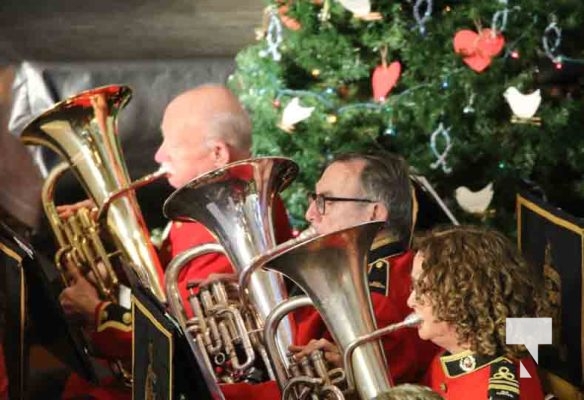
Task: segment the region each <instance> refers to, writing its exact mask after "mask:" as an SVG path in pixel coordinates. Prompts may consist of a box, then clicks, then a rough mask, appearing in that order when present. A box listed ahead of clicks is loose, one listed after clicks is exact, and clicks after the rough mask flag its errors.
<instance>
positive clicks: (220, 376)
mask: <svg viewBox="0 0 584 400" xmlns="http://www.w3.org/2000/svg"><path fill="white" fill-rule="evenodd" d="M297 172H298V167H297V165H296V164H295V163H294V162H293V161H292V160H289V159H286V158H276V157H264V158H256V159H249V160H244V161H239V162H235V163H231V164H229V165H227V166H225V167H223V168H220V169H218V170H215V171H212V172H209V173H207V174H204V175H202V176H200V177H198V178H196V179H194V180H193V181H191V182H190V183H188V184H186V185H185V186H183V187H182V188H180V189H178V190H177V191H175V192H174V193H173V194H172V195H171V196H170V197H169V198H168V199H167V201H166V202H165V205H164V214H165V215H166V216H167V217H168V218H169V219H172V220H179V221H186V222H193V221H198V222H200V223H202V224H203V225H204V226H205V227H206V228H207V229H208V230H209V231H210V232H211V233H212V234H213V236H214V237H215V238H216V239H217V241H218V243H219V244H207V245H203V246H199V247H196V248H194V249H191V250H187V251H185V252H184V253H182V254H179V255H178V256H177V257H176V258H175V259H174V260H173V261H172V262H171V263H170V264H169V265H168V267H167V269H166V275H165V281H166V287H167V296H168V302H169V306H170V308H171V311H172V313H173V314H174V316H175V318H177V320H178V321H179V323H180V325H181V326H182V327H183V329H185V330H186V331H188V332H190V334H191V335H192V337H193V339H194V342H195V346H194V347H195V349H194V350H193V351H194V352H195V355H196V356H197V360H198V361H199V364H200V365H202V366H204V367H205V370H206V371H207V374H206V375H207V384H208V386H209V387H210V388H211V391H212V392H215V393H217V392H219V390H218V387H217V383H223V382H237V381H242V380H244V381H245V380H251V381H253V380H256V377H255V376H253V375H254V374H255V373H256V372H257V366H256V365H257V362H258V360H260V365H261V364H263V365H262V367H265V369H266V372H267V376H263V377H261V378H260V379H259V380H265V379H268V378H269V379H275V374H276V372H274V371H273V370H272V369H271V366H270V362H269V360H268V358H267V353H266V352H265V348H264V343H263V342H264V340H263V335H262V328H263V321H264V319H265V318H266V316H267V315H268V314H269V312H270V311H271V310H272V309H273V308H274V307H275V306H276V305H277V304H278V303H280V302H281V301H282V300H284V299H285V298H287V293H286V288H285V285H284V281H283V279H282V277H281V276H280V274H277V273H275V272H268V271H258V272H257V273H254V274H253V275H251V277H250V279H249V281H248V284H247V285H245V286H240V285H239V286H238V285H237V283H233V282H215V283H211V284H209V285H208V286H205V287H198V288H197V289H198V290H199V294H198V295H192V296H191V299H190V303H191V307H192V308H194V309H195V310H196V311H195V312H194V317H193V318H191V319H188V318H187V313H186V310H185V306H184V305H183V304H182V301H181V297H180V294H179V291H178V281H177V278H178V276H179V273H180V271H181V269H182V268H183V267H185V266H186V265H187V262H188V261H189V260H191V259H192V258H194V257H197V256H200V255H203V254H206V253H208V252H216V251H220V252H224V253H225V254H226V255H227V257H228V258H229V260H230V261H231V264H232V265H233V267H234V269H235V271H236V273H237V274H239V273H240V272H241V271H243V270H245V269H247V268H248V267H249V265H250V263H251V260H252V259H254V258H255V257H257V256H259V255H260V254H263V253H265V252H267V251H268V250H270V249H272V248H274V247H275V246H276V242H275V237H274V230H273V223H272V204H273V201H274V198H275V196H276V195H277V193H279V192H280V191H282V190H283V189H284V188H286V187H287V186H288V185H289V184H290V182H291V181H292V180H293V179H294V177H295V176H296V174H297ZM276 335H277V339H276V341H277V343H278V345H277V347H278V348H279V349H280V350H279V351H281V352H282V354H285V352H286V351H287V348H288V346H289V345H290V344H291V343H292V330H291V325H290V323H289V321H286V322H284V323H283V324H281V326H280V328H279V329H278V331H277V334H276ZM218 371H219V372H218ZM264 375H265V374H264Z"/></svg>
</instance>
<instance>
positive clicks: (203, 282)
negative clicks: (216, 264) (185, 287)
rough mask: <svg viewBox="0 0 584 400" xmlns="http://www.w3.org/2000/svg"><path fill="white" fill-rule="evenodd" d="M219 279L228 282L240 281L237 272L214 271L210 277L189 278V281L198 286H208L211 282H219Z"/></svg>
mask: <svg viewBox="0 0 584 400" xmlns="http://www.w3.org/2000/svg"><path fill="white" fill-rule="evenodd" d="M219 281H228V282H233V283H237V281H238V279H237V274H235V273H231V274H225V273H212V274H210V275H209V276H208V277H206V278H205V279H189V281H188V283H190V284H196V286H197V287H200V286H207V285H209V284H211V283H214V282H219Z"/></svg>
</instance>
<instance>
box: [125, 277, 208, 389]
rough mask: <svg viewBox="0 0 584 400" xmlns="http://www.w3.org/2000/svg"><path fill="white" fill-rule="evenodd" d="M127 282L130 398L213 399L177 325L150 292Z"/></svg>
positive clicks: (187, 342) (188, 343) (131, 280)
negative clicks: (129, 293) (130, 329)
mask: <svg viewBox="0 0 584 400" xmlns="http://www.w3.org/2000/svg"><path fill="white" fill-rule="evenodd" d="M130 282H131V284H132V317H133V318H132V321H133V340H132V344H133V349H132V350H133V351H132V354H133V356H132V365H133V371H132V375H133V382H134V384H133V391H132V398H133V399H134V400H142V399H146V398H156V399H160V400H172V399H197V400H207V399H209V400H211V399H213V396H212V395H211V392H210V390H209V388H208V387H207V385H206V384H205V380H204V378H203V374H202V373H201V370H200V367H199V364H198V363H197V360H196V359H195V357H194V355H193V351H192V350H191V347H190V346H191V344H190V341H189V340H188V339H187V337H186V336H185V335H184V333H183V332H182V330H181V328H180V326H179V325H178V323H177V322H176V321H175V320H174V318H172V317H171V316H170V315H169V314H168V313H167V312H166V311H165V307H164V305H162V304H161V303H160V302H159V301H158V299H156V298H155V297H154V295H153V294H152V292H151V291H150V290H148V289H145V288H144V287H143V286H142V285H140V284H139V283H137V281H136V280H135V279H130ZM149 396H150V397H149ZM152 396H155V397H152Z"/></svg>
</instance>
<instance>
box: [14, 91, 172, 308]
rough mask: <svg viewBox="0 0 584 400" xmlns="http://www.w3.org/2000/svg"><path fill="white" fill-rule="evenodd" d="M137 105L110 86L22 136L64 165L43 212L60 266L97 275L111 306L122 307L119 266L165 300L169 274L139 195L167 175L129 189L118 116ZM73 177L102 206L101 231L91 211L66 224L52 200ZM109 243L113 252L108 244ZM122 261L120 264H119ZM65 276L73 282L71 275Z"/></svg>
mask: <svg viewBox="0 0 584 400" xmlns="http://www.w3.org/2000/svg"><path fill="white" fill-rule="evenodd" d="M130 98H131V90H130V89H129V88H128V87H125V86H115V85H112V86H105V87H100V88H96V89H92V90H88V91H85V92H82V93H79V94H77V95H75V96H73V97H70V98H68V99H66V100H64V101H61V102H59V103H57V104H56V105H54V106H53V107H52V108H51V109H49V110H48V111H46V112H44V113H43V114H41V115H40V116H38V117H37V118H35V119H34V120H33V121H32V122H31V123H29V124H28V125H27V126H26V128H25V129H24V131H23V132H22V135H21V140H22V141H23V142H24V143H25V144H27V145H41V146H46V147H48V148H50V149H51V150H53V151H54V152H56V153H57V154H59V155H60V156H61V157H62V158H63V159H64V160H65V161H66V163H62V164H60V165H58V166H57V167H55V169H54V170H53V171H52V172H51V174H50V175H49V176H48V178H47V180H46V182H45V185H44V188H43V203H44V204H43V205H44V208H45V212H46V214H47V217H48V219H49V222H50V224H51V227H52V229H53V231H54V233H55V235H56V237H57V241H58V242H59V246H60V250H59V251H58V253H57V255H56V257H55V258H56V259H55V262H56V264H57V265H58V266H62V262H63V261H64V260H65V259H69V260H70V261H71V262H72V263H73V264H78V265H79V266H80V267H81V268H85V271H83V272H84V273H86V274H87V273H89V272H93V273H92V279H93V280H95V281H96V285H97V288H98V291H99V292H100V295H101V296H102V297H103V298H104V299H108V300H112V301H115V300H116V290H117V284H118V277H117V276H116V272H115V268H114V265H118V264H119V266H120V267H121V268H128V267H129V268H132V270H133V271H134V272H135V274H136V275H137V276H138V278H139V279H140V280H141V281H142V283H143V284H144V286H145V287H147V288H149V289H150V290H151V291H152V292H153V294H154V295H155V296H156V297H157V298H158V299H159V300H161V301H165V292H164V290H163V288H162V281H161V279H162V268H161V266H160V262H159V260H158V256H157V254H156V251H155V249H154V247H153V246H152V244H151V241H150V237H149V234H148V230H147V228H146V224H145V222H144V219H143V217H142V213H141V211H140V208H139V207H138V203H137V201H136V196H135V193H134V189H135V188H137V187H139V186H142V185H145V184H148V183H149V182H151V181H153V180H155V179H158V178H161V177H163V176H164V172H163V171H158V172H156V173H154V174H152V175H148V176H146V177H144V178H142V179H140V180H139V181H136V182H134V183H130V179H129V176H128V171H127V169H126V165H125V163H124V160H123V158H122V153H121V149H120V143H119V140H118V136H117V117H118V113H119V111H120V110H121V109H122V108H123V107H124V106H125V105H126V104H127V103H128V101H129V100H130ZM67 170H71V171H72V172H73V173H74V175H75V176H76V177H77V179H78V180H79V182H80V183H81V185H82V186H83V188H84V189H85V192H86V193H87V195H88V197H89V198H90V199H91V200H92V201H93V203H94V204H95V206H97V207H98V209H99V211H98V216H97V224H96V223H95V221H94V218H92V216H91V215H90V212H89V211H88V210H87V209H81V210H79V211H78V212H77V213H75V215H74V216H72V217H70V218H69V219H68V221H62V220H61V219H60V218H59V216H58V214H57V212H56V208H55V204H54V201H53V194H54V188H55V185H56V183H57V181H58V179H59V178H60V177H61V176H62V175H63V173H64V172H66V171H67ZM103 236H107V238H108V240H109V241H111V242H113V245H112V244H110V245H107V246H106V245H104V244H103V243H102V239H103ZM114 260H115V261H114ZM60 272H61V274H62V275H63V279H64V280H65V281H66V277H65V271H64V270H63V268H61V271H60Z"/></svg>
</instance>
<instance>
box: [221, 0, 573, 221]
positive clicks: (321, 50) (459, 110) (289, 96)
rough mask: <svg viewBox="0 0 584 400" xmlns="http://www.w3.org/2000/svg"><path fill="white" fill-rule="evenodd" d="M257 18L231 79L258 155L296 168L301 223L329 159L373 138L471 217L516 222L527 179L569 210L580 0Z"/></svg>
mask: <svg viewBox="0 0 584 400" xmlns="http://www.w3.org/2000/svg"><path fill="white" fill-rule="evenodd" d="M264 19H265V23H264V27H263V29H260V31H259V32H258V42H257V43H256V44H254V45H252V46H250V47H248V48H246V49H244V50H243V51H241V52H240V53H239V54H238V56H237V69H236V71H235V72H234V74H233V75H232V76H231V77H230V80H229V83H230V86H231V88H232V89H233V90H234V91H235V92H236V93H237V94H238V95H239V96H240V98H241V100H242V102H243V103H244V104H245V105H246V107H247V108H248V109H249V110H250V113H251V116H252V120H253V123H254V150H255V153H256V154H258V155H283V156H287V157H291V158H293V159H294V160H295V161H296V162H297V163H298V164H299V166H300V169H301V175H300V176H299V178H298V179H297V180H296V182H295V183H294V184H293V186H292V187H291V188H290V189H288V190H287V191H286V192H285V193H284V196H285V199H286V201H287V203H288V206H289V209H290V211H291V214H292V216H293V217H294V223H295V224H296V225H297V226H301V225H302V223H303V212H304V210H305V207H306V200H305V198H306V193H307V192H308V191H310V190H312V188H313V187H314V183H315V180H316V179H317V178H318V176H319V174H320V171H321V168H322V167H323V165H324V164H325V163H326V162H327V160H329V159H330V158H331V157H332V155H334V154H335V153H338V152H344V151H363V150H369V149H374V148H379V149H386V150H390V151H393V152H397V153H399V154H401V155H403V156H404V157H405V158H406V159H407V160H408V161H409V163H410V165H412V166H413V167H414V168H415V169H416V171H417V172H418V173H419V174H422V175H425V176H426V177H427V178H428V179H429V181H430V182H432V183H433V185H434V186H435V188H436V190H437V191H438V193H440V194H441V196H443V197H444V198H446V199H447V201H449V202H451V204H452V207H453V209H455V210H456V212H457V216H458V217H459V218H461V219H462V220H465V221H467V222H475V223H476V222H479V223H488V224H491V225H494V226H496V227H498V228H501V229H504V230H505V231H507V232H512V230H513V228H514V218H513V214H514V207H515V194H516V192H517V190H518V188H519V187H520V186H522V185H524V184H526V183H529V184H530V185H532V186H534V185H537V186H538V187H540V188H541V189H543V191H544V192H545V194H546V195H547V196H548V198H549V200H550V201H551V202H553V203H555V204H557V205H558V206H562V207H565V208H566V209H568V211H570V212H577V208H576V207H573V206H574V205H577V204H578V202H579V201H580V200H581V199H582V198H584V183H583V180H582V176H584V174H583V173H582V172H583V171H584V135H583V134H582V131H583V129H582V127H583V122H584V121H583V117H582V112H583V108H582V99H581V97H580V93H579V78H580V76H581V68H580V67H581V66H582V65H583V64H584V62H583V61H582V60H581V59H580V57H581V56H582V53H583V49H584V44H582V43H581V40H580V38H581V37H584V36H583V34H584V3H582V2H581V1H580V0H565V1H559V0H556V1H553V0H552V1H550V0H516V1H511V0H509V1H507V0H492V1H486V0H467V1H456V0H453V1H438V0H434V1H433V0H415V1H414V0H407V1H389V0H383V1H368V0H338V1H333V0H321V1H316V0H312V1H311V0H288V1H272V2H270V4H269V5H268V7H267V8H266V10H265V16H264ZM491 194H492V200H491ZM580 204H581V203H580Z"/></svg>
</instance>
